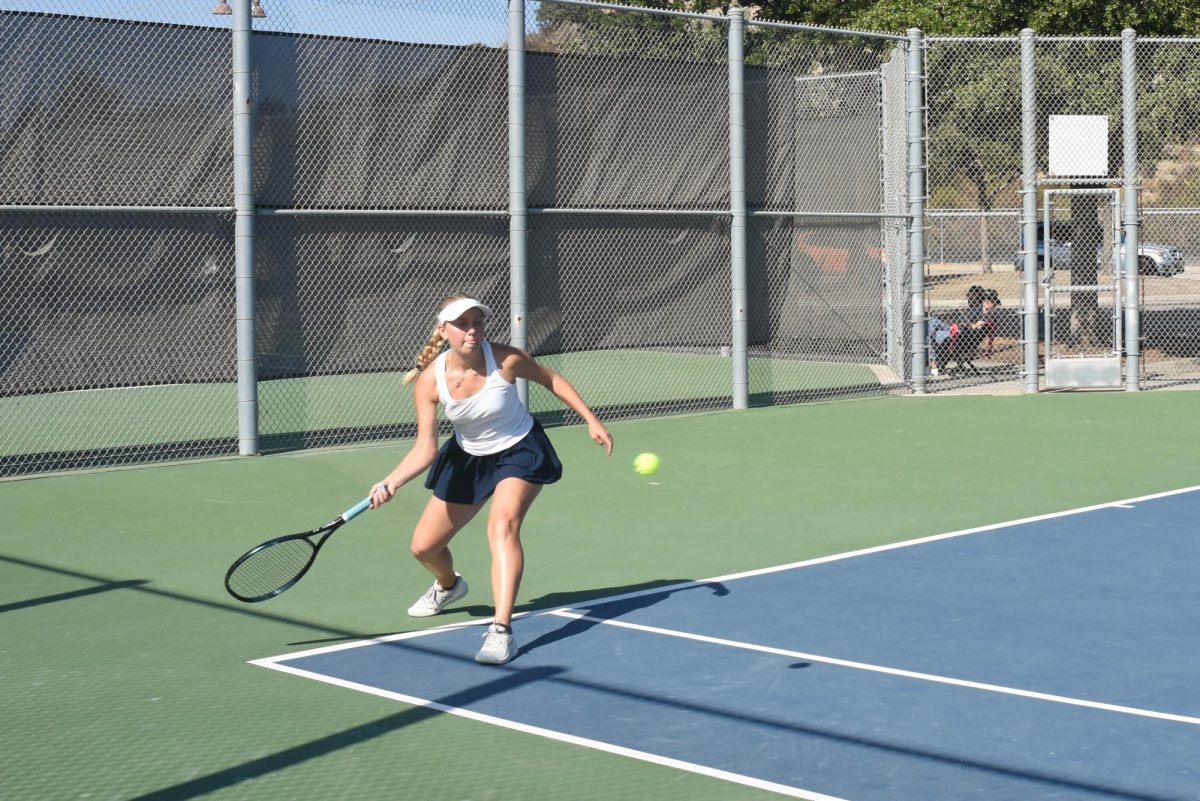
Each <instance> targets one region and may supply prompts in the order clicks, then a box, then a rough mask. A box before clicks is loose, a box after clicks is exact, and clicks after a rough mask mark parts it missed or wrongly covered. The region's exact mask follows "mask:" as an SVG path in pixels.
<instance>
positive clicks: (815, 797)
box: [250, 629, 846, 801]
mask: <svg viewBox="0 0 1200 801" xmlns="http://www.w3.org/2000/svg"><path fill="white" fill-rule="evenodd" d="M430 631H436V629H431V630H430ZM420 633H422V634H424V633H426V632H420ZM250 664H252V665H260V666H262V667H266V668H271V669H272V670H278V671H281V672H283V673H291V674H292V675H295V676H301V677H303V678H306V679H314V680H315V681H320V682H324V683H325V684H333V685H335V686H338V687H345V688H346V689H350V690H357V691H359V692H363V693H368V694H370V695H377V696H380V697H382V698H390V699H392V700H393V701H402V702H404V703H406V704H412V705H413V706H423V707H426V708H428V709H436V710H437V711H439V712H445V713H446V714H449V715H457V716H458V717H460V718H467V719H469V720H477V721H480V722H482V723H490V724H492V725H493V726H500V727H501V728H505V729H512V730H513V731H519V732H523V733H525V734H533V735H537V736H538V737H545V738H546V739H549V740H556V741H558V742H564V743H570V744H571V745H578V746H583V747H584V748H591V749H594V750H596V751H605V752H607V753H610V754H616V755H618V756H624V757H631V758H633V759H639V760H641V761H643V762H651V763H653V764H655V765H663V766H665V767H669V768H677V769H678V770H684V771H687V772H689V773H698V774H700V775H701V776H708V777H711V778H714V779H723V780H725V781H727V782H734V783H736V784H743V785H746V786H747V787H755V788H757V789H760V790H769V791H770V792H773V793H779V794H780V795H788V796H792V797H794V798H807V799H810V800H811V801H846V800H845V799H842V798H838V797H836V796H832V795H822V794H821V793H815V792H813V791H811V790H803V789H801V788H798V787H791V786H789V785H786V784H778V783H776V782H770V781H766V780H765V779H756V778H754V777H753V776H746V775H743V774H741V773H733V772H731V771H727V770H719V769H717V768H712V767H709V766H707V765H700V764H697V763H695V762H685V761H684V760H682V759H673V758H671V757H665V756H660V755H659V754H651V753H649V752H648V751H638V750H636V749H633V748H626V747H624V746H620V745H614V744H613V743H606V742H604V741H603V740H592V739H589V738H587V737H579V736H577V735H574V734H567V733H566V732H561V731H554V730H553V729H543V728H541V727H540V726H530V725H528V724H525V723H518V722H516V721H515V720H509V719H508V718H499V717H495V716H493V715H484V714H482V713H479V712H472V711H471V710H469V709H463V708H462V707H457V706H448V705H446V704H442V703H438V702H437V701H430V700H428V699H425V698H417V697H416V696H412V695H404V694H402V693H394V692H391V691H390V690H384V689H381V688H379V687H373V686H371V685H369V684H359V683H357V682H353V681H346V680H345V679H337V678H334V677H332V676H326V675H324V674H321V673H313V672H311V671H307V670H301V669H299V668H295V667H292V666H291V665H281V664H279V663H278V662H275V661H272V660H269V659H257V660H254V661H253V662H251V663H250ZM486 670H488V671H489V672H492V675H495V673H494V671H495V670H496V669H495V668H487V669H486Z"/></svg>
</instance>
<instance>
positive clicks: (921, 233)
mask: <svg viewBox="0 0 1200 801" xmlns="http://www.w3.org/2000/svg"><path fill="white" fill-rule="evenodd" d="M924 44H925V36H924V34H923V33H922V32H921V29H920V28H909V29H908V66H907V69H906V70H905V76H904V80H905V86H906V89H907V99H906V100H907V116H908V132H907V140H908V265H909V276H910V278H911V280H912V347H913V354H912V380H913V391H914V392H916V393H918V394H920V393H923V392H925V378H926V376H925V372H926V370H927V369H928V366H929V353H928V350H929V343H928V342H926V337H925V81H924V78H925V65H924V58H923V56H924V52H923V48H924Z"/></svg>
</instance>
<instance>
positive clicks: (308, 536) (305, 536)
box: [225, 497, 371, 604]
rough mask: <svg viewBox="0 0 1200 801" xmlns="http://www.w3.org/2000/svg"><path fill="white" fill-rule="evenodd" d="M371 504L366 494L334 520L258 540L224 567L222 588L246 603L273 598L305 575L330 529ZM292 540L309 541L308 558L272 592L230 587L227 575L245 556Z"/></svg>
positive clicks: (360, 512) (246, 558)
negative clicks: (252, 593) (249, 593)
mask: <svg viewBox="0 0 1200 801" xmlns="http://www.w3.org/2000/svg"><path fill="white" fill-rule="evenodd" d="M370 508H371V498H370V497H367V498H364V499H363V500H361V501H359V502H358V503H356V504H355V505H354V506H352V507H350V508H349V509H347V510H346V511H344V512H342V513H341V514H340V515H338V516H337V517H335V518H334V519H333V520H330V521H329V522H328V523H326V524H325V525H323V526H319V527H317V528H314V529H313V530H312V531H306V532H303V533H300V534H285V535H284V536H282V537H275V538H274V539H269V540H267V541H266V542H262V543H259V544H258V545H255V546H254V547H253V548H251V549H250V550H248V551H246V552H245V553H244V554H242V555H241V556H239V557H238V558H237V559H236V560H235V561H234V563H233V564H232V565H230V566H229V569H228V570H226V571H225V591H226V592H228V593H229V594H230V595H231V596H233V597H234V598H236V599H237V600H239V601H242V602H244V603H248V604H253V603H259V602H260V601H266V600H269V599H271V598H274V597H275V596H276V595H279V594H280V593H281V592H284V591H286V590H289V589H291V588H292V587H294V586H295V585H296V582H298V581H300V579H302V578H304V575H305V574H306V573H308V571H309V569H310V568H311V567H312V566H313V562H315V561H317V553H319V552H320V550H321V546H322V545H324V544H325V542H326V541H327V540H328V539H329V537H330V536H331V535H332V534H333V532H335V531H337V530H338V529H339V528H341V527H342V526H343V525H345V524H346V523H349V522H350V521H351V520H353V519H354V518H356V517H358V516H359V515H360V514H362V513H363V512H365V511H366V510H368V509H370ZM317 536H319V537H320V539H318V540H315V541H314V540H313V539H312V537H317ZM292 540H307V541H308V544H309V545H310V546H311V547H312V553H311V554H309V556H308V562H306V563H305V565H304V567H303V568H301V569H300V570H299V572H297V573H296V575H295V576H293V577H292V578H291V579H290V580H289V581H287V582H285V583H283V584H281V585H280V586H278V587H276V588H275V589H274V590H272V591H271V592H268V593H264V594H263V595H255V596H246V595H241V594H240V593H238V592H235V591H234V589H233V587H231V586H230V584H229V580H230V578H232V577H233V574H234V573H235V572H236V571H237V569H238V568H239V567H241V566H242V565H243V564H244V563H245V562H246V561H247V560H248V559H250V558H251V557H253V556H255V555H256V554H258V553H261V552H262V551H264V550H266V549H267V548H270V547H273V546H275V545H279V544H280V543H281V542H291V541H292Z"/></svg>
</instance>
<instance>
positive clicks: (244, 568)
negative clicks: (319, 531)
mask: <svg viewBox="0 0 1200 801" xmlns="http://www.w3.org/2000/svg"><path fill="white" fill-rule="evenodd" d="M315 554H316V549H315V548H314V547H313V545H312V543H311V542H309V541H308V540H306V539H294V540H283V541H282V542H277V543H274V544H272V545H268V546H267V547H266V548H263V549H262V550H261V551H257V552H255V553H253V554H251V555H250V556H248V557H246V559H245V561H243V562H242V563H241V564H239V565H237V566H236V567H235V568H233V570H232V571H231V572H230V574H229V577H228V579H227V584H228V585H229V589H230V590H231V591H232V592H234V593H235V594H236V595H239V596H241V597H243V598H262V597H263V596H269V595H273V594H274V593H275V592H277V591H278V590H280V589H282V588H283V587H285V586H287V585H288V584H290V583H291V582H293V581H295V579H296V578H297V577H298V576H299V575H300V574H301V573H303V572H304V570H305V568H307V567H308V564H309V562H311V561H312V558H313V556H314V555H315Z"/></svg>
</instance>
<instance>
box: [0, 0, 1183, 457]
mask: <svg viewBox="0 0 1200 801" xmlns="http://www.w3.org/2000/svg"><path fill="white" fill-rule="evenodd" d="M201 6H202V7H201ZM222 6H223V4H221V3H217V4H216V8H215V9H214V8H213V6H212V5H211V4H207V3H205V4H199V5H198V6H196V7H190V6H189V7H186V8H182V7H181V8H174V7H170V6H169V5H167V4H147V3H145V2H140V0H97V2H95V3H89V4H87V5H86V7H82V6H81V5H80V4H78V3H75V2H71V0H3V1H2V2H0V48H2V49H0V53H2V54H3V55H2V56H0V59H2V63H3V64H4V65H5V66H6V67H7V69H6V70H5V75H6V78H5V79H4V80H3V81H0V99H2V101H3V102H0V143H2V147H0V246H2V251H0V253H2V258H3V268H4V281H3V284H2V285H0V304H3V311H4V313H5V317H4V320H5V322H4V324H3V327H2V329H0V405H2V407H3V413H4V419H5V424H4V437H3V440H4V441H3V443H0V476H2V475H12V474H19V473H29V472H42V471H47V470H57V469H68V468H72V467H81V466H89V465H110V464H123V463H127V462H132V461H145V460H147V459H159V458H176V457H180V456H196V455H213V454H224V453H232V452H234V451H235V450H236V449H237V446H238V431H237V411H236V408H237V397H236V396H237V389H236V379H237V376H236V373H235V369H236V354H235V351H236V342H235V332H236V326H235V324H234V316H235V307H236V296H235V280H234V271H235V256H234V244H233V242H234V237H233V227H234V226H233V220H234V218H233V215H232V206H233V182H234V178H233V170H234V161H233V156H232V152H231V151H232V148H233V139H234V137H233V132H232V128H233V124H232V115H231V106H230V71H231V67H232V63H231V62H232V54H233V47H232V43H231V40H232V37H231V35H230V31H231V22H230V17H229V16H226V15H221V14H214V13H212V12H213V11H214V10H220V9H221V8H222ZM524 8H525V17H524V25H525V41H524V48H525V51H526V52H525V55H524V73H525V83H524V131H523V133H524V145H525V147H524V168H525V173H526V186H525V190H526V193H525V198H524V202H525V204H527V206H528V210H529V216H528V241H527V248H526V252H527V254H528V264H527V272H528V282H527V283H528V298H527V306H528V309H527V311H528V314H527V323H528V331H527V338H528V344H529V347H530V349H531V350H532V351H533V352H534V353H535V355H537V356H538V357H539V359H542V360H544V361H546V362H547V363H549V364H551V365H553V366H555V367H558V368H560V369H561V370H562V371H563V372H564V373H566V374H567V375H568V376H569V377H570V378H571V380H572V381H573V382H574V383H576V384H577V385H578V386H579V388H580V389H581V390H582V392H583V395H584V397H585V398H587V399H588V400H589V402H591V403H592V404H593V405H594V406H596V407H598V408H600V409H601V410H602V411H603V412H604V414H606V415H607V416H609V417H612V416H625V415H634V414H663V413H669V412H675V411H683V410H694V409H705V408H723V407H727V406H728V405H730V403H731V400H732V397H731V395H732V387H731V370H732V369H733V361H734V360H733V358H732V355H733V354H732V349H733V347H734V342H733V340H734V337H733V332H732V326H731V320H730V316H731V315H730V302H731V293H732V275H731V267H732V264H733V261H732V259H733V257H732V255H731V248H732V246H733V243H734V237H733V235H732V233H731V230H732V225H733V223H734V222H736V221H737V218H736V217H735V214H734V211H733V209H732V207H731V201H732V200H733V196H732V194H731V190H730V178H731V175H732V174H733V173H732V172H731V168H730V134H729V125H730V113H731V112H730V108H731V107H730V101H729V92H730V86H731V85H730V72H729V70H730V63H729V43H728V37H729V32H730V26H731V22H730V20H729V18H727V17H724V16H717V15H694V14H693V15H687V14H651V13H647V12H646V10H645V9H637V8H629V9H627V10H620V9H616V8H613V7H611V6H605V7H600V6H589V5H587V4H586V3H575V2H571V3H567V2H554V0H542V2H536V1H535V0H530V1H529V2H526V3H525V4H524ZM255 9H256V10H257V12H261V13H259V14H258V15H257V16H255V18H254V19H253V35H252V37H251V50H252V54H253V59H252V60H253V63H254V72H253V81H252V107H253V109H254V112H255V114H254V129H253V132H252V150H253V163H254V175H253V182H252V185H253V191H254V194H255V208H256V211H257V219H256V234H255V241H256V244H255V261H256V271H257V278H256V283H257V287H256V291H257V307H256V319H257V326H258V332H257V345H256V353H257V369H258V379H259V385H258V394H259V427H260V434H261V442H260V447H261V448H262V449H264V450H268V451H269V450H280V449H287V448H294V447H309V446H317V445H331V444H339V443H346V442H360V441H364V440H371V439H380V438H391V437H396V436H406V435H408V434H410V433H411V432H412V428H413V423H414V419H413V418H414V415H413V411H412V404H411V394H410V392H409V391H408V390H407V389H406V388H404V387H403V386H402V385H401V383H400V376H401V375H402V374H403V372H404V371H405V370H407V369H408V368H409V367H411V365H412V362H413V360H414V357H415V354H416V352H417V350H418V349H419V348H420V346H421V344H422V343H423V342H424V341H425V339H426V338H427V337H428V335H429V332H430V331H429V329H431V328H432V313H433V309H434V307H435V306H436V304H437V301H438V299H439V298H440V297H442V296H443V295H445V294H447V293H449V292H453V291H467V292H470V293H473V294H477V295H479V296H481V297H482V298H483V299H484V300H485V301H486V302H488V303H489V304H490V305H492V306H493V307H494V308H495V309H497V312H498V314H497V319H496V320H494V321H493V326H492V329H491V336H493V337H494V338H496V339H499V340H504V339H507V338H508V337H509V336H510V333H511V332H510V331H509V330H508V328H507V323H505V322H504V320H505V318H506V317H508V315H507V314H506V313H505V312H506V311H507V309H508V305H509V300H508V299H509V298H510V296H511V291H512V287H511V286H510V281H511V275H510V271H511V265H510V263H509V262H510V244H511V242H512V236H513V234H512V232H510V230H509V205H510V202H511V199H512V195H511V193H510V189H511V187H510V186H509V169H510V157H511V155H512V154H511V153H510V140H509V132H510V128H509V111H510V105H509V91H510V88H509V80H508V79H509V74H508V71H509V55H510V54H509V52H508V49H507V48H508V45H507V37H508V24H509V20H508V17H507V9H506V8H505V4H502V3H497V2H492V1H491V0H454V2H452V3H446V4H442V5H439V6H437V7H436V8H434V7H431V5H430V4H428V3H421V2H416V0H354V2H348V3H343V4H340V5H339V6H338V10H337V13H330V10H329V6H328V4H327V3H323V2H318V0H270V1H269V2H261V3H257V4H255ZM747 16H748V19H747V22H746V25H745V28H744V32H743V40H742V44H743V46H744V63H743V69H742V72H741V76H742V84H743V89H744V95H743V96H742V102H743V110H744V118H743V122H744V125H745V131H746V134H745V162H744V165H743V166H744V174H745V195H746V202H747V211H748V215H749V216H748V220H747V225H746V229H745V230H746V235H747V236H746V273H747V274H746V280H747V317H748V319H749V352H748V356H749V361H748V369H749V376H748V378H749V382H750V394H751V402H752V403H755V404H760V403H776V402H789V401H794V400H801V399H807V398H813V397H831V396H853V395H856V394H862V393H871V392H880V391H887V390H889V389H897V388H900V389H902V388H903V387H904V386H905V382H906V381H907V380H908V379H909V378H910V374H909V368H910V366H911V350H912V342H911V328H910V319H909V314H910V308H911V303H910V297H911V292H912V276H911V275H909V271H908V267H909V264H910V259H911V258H912V254H909V252H908V245H909V236H910V233H911V232H910V230H909V221H908V220H907V219H905V214H906V212H907V208H908V207H907V197H906V195H907V170H908V140H907V138H906V137H907V133H906V127H907V124H908V111H909V109H908V108H907V105H906V88H907V87H906V74H905V71H906V56H907V45H906V43H905V42H903V41H898V40H896V39H892V40H887V39H880V38H871V37H860V36H853V35H848V34H847V33H845V32H835V31H814V30H808V29H802V28H799V27H796V26H787V25H780V24H777V23H771V22H768V21H766V20H762V19H757V18H755V17H754V12H753V10H748V11H747ZM1137 59H1138V103H1139V106H1138V108H1139V115H1138V138H1139V155H1140V160H1139V165H1138V169H1139V175H1138V178H1139V181H1140V184H1141V188H1142V190H1143V195H1142V204H1141V205H1142V227H1141V232H1140V233H1141V237H1140V238H1141V241H1140V243H1139V253H1138V256H1139V274H1140V294H1141V298H1140V300H1141V304H1142V308H1143V315H1142V318H1143V319H1142V337H1143V341H1142V343H1141V344H1142V346H1143V359H1142V362H1141V365H1142V369H1143V371H1144V378H1145V380H1146V382H1147V384H1146V385H1147V386H1175V385H1181V384H1188V383H1195V382H1197V381H1200V358H1198V356H1200V336H1197V334H1196V333H1195V332H1196V331H1197V330H1200V329H1198V327H1197V322H1200V320H1197V319H1196V315H1197V313H1200V280H1197V279H1195V276H1196V275H1200V250H1198V248H1200V139H1198V138H1197V135H1196V133H1195V131H1196V130H1198V126H1197V123H1198V122H1200V119H1198V117H1200V103H1197V102H1196V100H1195V98H1196V97H1197V93H1196V92H1195V91H1193V89H1194V85H1197V84H1200V43H1197V42H1193V41H1176V40H1161V39H1154V40H1143V41H1140V42H1139V43H1138V45H1137ZM1020 60H1021V59H1020V43H1019V42H1018V40H1016V39H988V40H979V39H975V40H966V39H934V40H931V41H929V42H928V46H927V48H926V52H925V71H926V74H925V77H926V81H927V83H926V87H925V89H926V97H927V105H928V116H927V118H926V125H927V129H928V130H927V135H928V152H927V156H928V165H929V169H928V176H927V182H926V190H927V195H928V200H927V220H926V225H927V230H926V232H925V248H926V251H927V256H928V262H927V263H928V268H927V274H926V276H925V277H924V285H925V299H926V303H927V311H928V314H929V315H930V316H935V317H945V318H951V319H955V318H960V317H962V316H963V315H965V314H967V313H968V312H969V309H968V308H967V307H968V304H967V296H968V295H969V294H973V293H974V292H975V290H974V289H973V287H975V288H978V289H981V290H985V291H995V293H996V297H997V298H998V299H999V300H1000V308H999V311H997V312H996V313H995V314H994V322H995V326H994V328H993V329H992V331H993V334H994V336H993V337H992V339H991V340H990V341H989V346H988V349H987V351H986V352H985V353H983V354H981V355H980V357H979V358H978V359H977V361H976V368H977V375H976V376H972V381H980V380H982V381H1008V380H1013V379H1015V378H1016V377H1017V376H1018V374H1019V370H1020V366H1021V362H1022V350H1021V348H1022V344H1021V341H1020V333H1021V330H1020V315H1019V312H1020V304H1021V302H1022V292H1021V283H1020V281H1021V274H1020V268H1021V263H1020V249H1021V244H1020V239H1021V237H1020V233H1021V232H1020V227H1019V221H1020V214H1021V212H1020V205H1021V166H1022V165H1021V95H1020V86H1021V82H1020V80H1019V75H1020ZM1035 71H1036V74H1037V96H1038V103H1037V137H1038V142H1039V144H1038V151H1037V153H1038V175H1039V179H1041V181H1042V183H1041V185H1040V186H1039V191H1040V188H1041V187H1060V188H1063V187H1068V186H1093V185H1101V184H1103V185H1119V181H1118V180H1117V179H1115V178H1114V176H1119V175H1120V172H1121V155H1122V136H1123V133H1124V132H1123V131H1122V115H1121V111H1122V96H1121V77H1122V76H1121V42H1120V41H1119V40H1117V39H1114V38H1092V39H1086V38H1065V37H1060V38H1057V39H1055V38H1038V39H1037V40H1036V45H1035ZM1085 114H1086V115H1103V116H1106V117H1107V118H1108V142H1109V147H1108V162H1109V167H1108V172H1109V175H1108V176H1107V177H1104V178H1096V177H1095V176H1059V177H1058V178H1056V179H1055V181H1056V182H1055V183H1051V182H1049V179H1050V178H1051V176H1050V175H1049V168H1050V164H1049V161H1048V158H1049V153H1048V147H1047V138H1048V126H1049V119H1050V117H1051V115H1085ZM1114 181H1117V183H1115V184H1114ZM1105 182H1107V183H1105ZM1060 216H1062V217H1063V218H1064V220H1065V221H1066V222H1067V223H1068V225H1077V224H1078V219H1077V218H1078V217H1079V212H1077V211H1074V210H1068V211H1064V212H1061V213H1060ZM1085 216H1086V213H1085ZM1076 239H1078V237H1077V238H1076ZM1073 246H1074V250H1075V252H1076V254H1077V255H1078V253H1081V252H1084V251H1088V252H1090V251H1089V246H1088V245H1087V244H1086V242H1084V241H1083V240H1082V239H1078V241H1075V242H1074V243H1073ZM1114 247H1115V245H1114ZM957 385H958V384H957V383H956V382H944V381H943V382H942V383H941V384H936V383H935V384H933V385H931V388H933V389H937V388H938V387H939V386H957ZM530 402H531V406H532V408H533V409H534V411H535V412H537V413H538V414H539V415H540V416H541V417H543V418H544V419H546V420H554V421H558V420H562V421H566V422H571V418H570V416H569V415H565V414H563V413H562V411H561V409H560V407H559V405H558V404H557V402H555V401H554V400H553V399H552V398H551V397H550V396H549V395H548V394H546V393H545V392H543V391H542V390H541V389H540V388H538V387H534V388H532V391H531V393H530Z"/></svg>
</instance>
